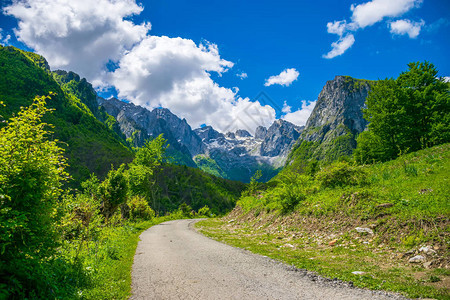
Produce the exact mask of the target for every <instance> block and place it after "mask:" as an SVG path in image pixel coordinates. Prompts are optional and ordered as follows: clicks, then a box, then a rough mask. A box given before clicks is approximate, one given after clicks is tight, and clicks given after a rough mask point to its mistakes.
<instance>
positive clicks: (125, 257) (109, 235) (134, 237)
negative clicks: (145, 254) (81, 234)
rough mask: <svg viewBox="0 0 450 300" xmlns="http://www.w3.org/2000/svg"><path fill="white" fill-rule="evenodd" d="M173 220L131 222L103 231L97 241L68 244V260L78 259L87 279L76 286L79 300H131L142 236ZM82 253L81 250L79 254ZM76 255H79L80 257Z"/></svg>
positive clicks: (66, 254)
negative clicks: (136, 255) (134, 267)
mask: <svg viewBox="0 0 450 300" xmlns="http://www.w3.org/2000/svg"><path fill="white" fill-rule="evenodd" d="M172 219H174V217H172V216H164V217H156V218H153V219H151V220H149V221H142V222H128V223H125V224H123V225H122V226H116V227H114V226H111V227H105V228H103V229H102V230H101V231H100V233H99V237H98V238H97V239H96V240H95V241H90V242H85V244H84V245H82V247H80V245H79V244H78V245H77V244H76V243H72V244H70V245H69V244H66V245H64V247H63V249H64V250H63V253H64V255H65V256H66V257H68V258H69V257H70V258H72V259H73V257H78V258H77V261H78V263H79V264H80V266H79V267H80V269H81V272H83V273H85V274H86V275H87V276H77V277H74V278H85V280H84V282H79V283H77V284H76V285H77V286H78V287H79V291H78V293H77V295H75V297H76V298H79V299H128V298H129V297H130V296H131V267H132V265H133V259H134V254H135V252H136V247H137V244H138V242H139V235H140V234H141V233H142V232H143V231H144V230H146V229H148V228H150V227H152V226H153V225H157V224H160V223H162V222H165V221H169V220H172ZM78 249H81V250H78ZM76 251H79V253H78V255H77V254H76Z"/></svg>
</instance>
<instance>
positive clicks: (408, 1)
mask: <svg viewBox="0 0 450 300" xmlns="http://www.w3.org/2000/svg"><path fill="white" fill-rule="evenodd" d="M25 2H29V1H25ZM56 2H58V3H59V4H58V5H55V3H56ZM64 2H67V3H64ZM72 2H74V1H68V0H67V1H65V0H59V1H50V0H34V1H31V2H30V3H28V4H29V5H23V4H21V3H12V4H11V2H9V3H8V1H7V2H6V4H4V5H3V8H4V14H3V15H2V16H1V17H0V28H2V32H1V35H2V40H3V44H11V45H14V46H17V47H19V48H24V49H33V50H35V51H36V52H38V53H40V54H43V55H44V56H46V57H47V59H48V60H49V62H50V64H51V66H52V67H54V68H62V69H68V70H74V71H76V72H78V73H80V74H81V75H82V76H85V77H86V78H87V79H88V80H90V81H91V82H93V83H94V85H95V86H96V88H97V89H98V90H100V91H103V95H105V96H108V93H109V91H112V90H116V91H118V96H119V98H122V99H127V100H129V101H132V102H134V103H136V104H139V105H143V106H147V107H149V108H152V107H158V106H166V107H168V108H169V109H171V110H172V111H173V112H175V113H176V114H178V115H180V116H181V117H185V118H186V119H187V120H188V122H189V123H190V124H191V125H192V126H193V127H197V126H199V125H200V124H202V123H206V124H208V125H213V126H214V127H216V128H218V129H219V130H222V131H226V130H234V129H236V128H238V127H243V128H245V129H249V130H250V131H253V130H254V128H255V127H256V126H257V125H265V126H268V125H270V123H271V122H273V120H274V119H275V118H280V117H283V118H286V119H287V120H289V121H292V122H295V123H297V124H299V125H301V124H303V123H304V122H305V121H306V118H307V116H308V115H309V113H310V111H311V110H312V108H313V105H314V101H315V100H316V99H317V96H318V94H319V92H320V90H321V89H322V87H323V86H324V84H325V82H326V81H327V80H331V79H333V78H334V76H336V75H349V76H352V77H355V78H364V79H371V80H376V79H380V78H386V77H396V76H398V74H399V73H400V72H402V71H405V70H406V68H407V66H406V65H407V63H409V62H412V61H423V60H428V61H430V62H432V63H434V64H435V65H436V67H437V68H438V70H439V71H440V73H439V74H440V75H441V76H450V64H449V61H448V53H449V48H450V47H449V45H450V42H449V38H448V37H449V36H450V2H449V1H445V0H440V1H438V0H423V1H421V0H389V1H387V0H372V1H357V0H351V1H348V0H340V1H335V0H332V1H287V0H282V1H265V0H263V1H237V0H229V1H215V0H214V1H192V0H191V1H187V0H174V1H167V0H166V1H162V0H152V1H142V2H138V3H137V4H136V2H135V1H134V0H116V1H110V0H98V1H95V3H94V2H92V1H87V0H80V1H77V2H80V5H76V4H73V3H72ZM2 3H4V2H2ZM22 3H24V1H22ZM92 5H94V6H93V7H89V6H92ZM5 8H6V9H5ZM352 8H353V10H352ZM6 15H8V16H6ZM48 19H50V20H48ZM103 19H104V20H103ZM18 20H20V21H21V22H22V25H20V26H19V25H18ZM102 20H103V21H102ZM335 21H338V22H336V23H334V22H335ZM327 24H329V25H328V27H327ZM332 25H333V26H332ZM14 28H16V33H17V37H16V36H15V33H14V32H13V29H14ZM330 32H331V33H330ZM8 35H10V36H11V38H10V39H9V40H5V39H6V37H7V36H8ZM163 37H167V38H163ZM177 38H178V39H177ZM18 39H19V41H18ZM339 41H341V45H340V46H341V47H339V45H337V46H336V48H339V49H340V50H341V51H339V49H337V50H336V52H335V53H334V54H329V55H328V58H326V57H324V56H326V55H327V53H329V52H330V51H331V50H332V43H336V42H338V43H339ZM89 44H90V45H92V46H91V47H87V46H86V45H89ZM345 45H347V46H345ZM97 62H98V63H97ZM107 62H109V64H107ZM106 65H108V66H109V69H108V68H107V67H105V66H106ZM111 66H115V68H111ZM116 68H117V69H116ZM285 70H290V71H288V73H289V75H288V76H287V78H284V79H283V78H277V77H275V78H273V80H272V81H273V82H275V83H274V84H272V85H268V84H265V83H266V82H267V80H268V79H269V78H270V77H271V76H276V75H279V74H280V73H281V72H282V71H285ZM113 71H114V72H113ZM244 73H245V74H246V76H244V77H245V78H241V77H239V76H237V75H241V76H242V74H244ZM297 74H298V77H297ZM295 78H296V79H295ZM293 79H295V80H293ZM292 80H293V81H292ZM291 81H292V82H291ZM277 83H278V84H277ZM261 92H264V93H265V94H266V95H269V97H270V98H271V99H272V101H273V102H268V103H266V102H264V101H263V100H261V99H260V100H261V101H260V102H261V103H256V104H254V103H255V102H254V101H255V97H256V96H257V95H259V94H260V93H261ZM114 94H117V93H114ZM256 100H258V99H256ZM302 101H303V102H302ZM252 103H253V104H254V105H252ZM265 104H270V105H271V106H272V108H273V109H272V110H271V109H270V108H268V107H267V106H265ZM302 105H303V106H302ZM249 106H250V108H248V107H249ZM283 107H284V110H283V111H281V109H282V108H283ZM302 107H303V111H302V112H301V111H298V110H299V109H301V108H302ZM246 118H247V119H252V120H253V121H251V122H249V121H248V120H247V121H246V120H245V119H246Z"/></svg>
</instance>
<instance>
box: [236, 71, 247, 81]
mask: <svg viewBox="0 0 450 300" xmlns="http://www.w3.org/2000/svg"><path fill="white" fill-rule="evenodd" d="M236 76H237V77H239V78H240V79H241V80H244V79H245V78H248V75H247V73H245V72H242V73H239V74H236Z"/></svg>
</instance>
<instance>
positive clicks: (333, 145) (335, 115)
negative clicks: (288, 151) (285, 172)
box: [289, 76, 374, 163]
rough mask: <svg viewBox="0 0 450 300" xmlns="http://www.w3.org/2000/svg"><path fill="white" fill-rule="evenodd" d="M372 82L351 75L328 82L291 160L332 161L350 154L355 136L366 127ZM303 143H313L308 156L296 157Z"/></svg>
mask: <svg viewBox="0 0 450 300" xmlns="http://www.w3.org/2000/svg"><path fill="white" fill-rule="evenodd" d="M373 83H374V82H373V81H369V80H362V79H354V78H352V77H350V76H336V77H335V78H334V79H333V80H330V81H327V83H326V84H325V86H324V87H323V89H322V91H321V92H320V94H319V97H318V98H317V103H316V106H315V107H314V109H313V111H312V113H311V116H310V117H309V119H308V121H307V122H306V127H305V129H304V130H303V132H302V134H301V135H300V138H299V141H298V143H297V144H296V146H295V148H294V149H293V152H292V153H293V155H292V156H293V158H292V159H295V158H294V157H295V156H296V155H300V156H301V157H300V158H299V159H305V158H315V159H320V160H327V161H332V160H335V159H338V158H339V157H341V156H348V155H351V154H352V152H353V149H354V148H355V147H356V140H355V139H356V136H357V135H358V134H359V133H360V132H362V131H363V130H364V129H365V128H366V126H367V121H366V120H365V119H364V118H363V114H362V108H363V107H364V103H365V101H366V98H367V95H368V93H369V91H370V87H371V85H372V84H373ZM304 141H307V142H314V144H313V145H310V146H308V148H309V150H308V151H307V153H306V154H305V153H303V152H302V151H300V152H298V154H296V153H297V152H296V149H297V148H298V147H300V146H301V145H302V143H303V142H304ZM292 159H291V161H292ZM291 161H290V162H291ZM290 162H289V163H290Z"/></svg>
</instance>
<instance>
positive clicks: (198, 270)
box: [131, 220, 403, 300]
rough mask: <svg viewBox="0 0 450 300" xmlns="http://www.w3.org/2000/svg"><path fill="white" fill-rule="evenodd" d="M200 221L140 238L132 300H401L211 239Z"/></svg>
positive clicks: (162, 226)
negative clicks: (199, 230) (197, 225)
mask: <svg viewBox="0 0 450 300" xmlns="http://www.w3.org/2000/svg"><path fill="white" fill-rule="evenodd" d="M196 221H197V220H177V221H170V222H165V223H162V224H159V225H155V226H153V227H151V228H150V229H148V230H147V231H145V232H143V233H142V234H141V236H140V238H141V241H140V242H139V244H138V247H137V250H136V255H135V257H134V264H133V271H132V282H133V283H132V292H133V296H132V297H131V299H258V300H262V299H358V300H359V299H403V298H400V297H399V296H398V295H392V294H388V293H386V292H372V291H368V290H362V289H357V288H353V287H351V286H350V285H349V284H347V283H343V282H340V281H338V280H329V279H325V278H322V277H320V276H317V275H315V274H314V273H311V272H307V271H304V270H300V269H297V268H294V267H292V266H288V265H285V264H282V263H280V262H277V261H275V260H272V259H270V258H267V257H264V256H260V255H255V254H252V253H250V252H249V251H246V250H242V249H238V248H234V247H231V246H228V245H225V244H222V243H219V242H217V241H214V240H211V239H209V238H207V237H205V236H203V235H201V234H199V233H197V232H196V231H195V230H194V229H193V228H192V226H191V225H192V224H193V223H195V222H196Z"/></svg>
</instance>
